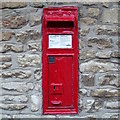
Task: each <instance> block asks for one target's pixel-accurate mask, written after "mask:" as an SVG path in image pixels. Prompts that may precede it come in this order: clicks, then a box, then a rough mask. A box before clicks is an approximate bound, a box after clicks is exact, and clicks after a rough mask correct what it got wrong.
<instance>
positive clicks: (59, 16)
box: [42, 6, 78, 114]
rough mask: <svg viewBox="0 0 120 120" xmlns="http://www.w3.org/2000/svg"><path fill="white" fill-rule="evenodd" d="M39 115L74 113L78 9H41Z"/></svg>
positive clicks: (76, 76)
mask: <svg viewBox="0 0 120 120" xmlns="http://www.w3.org/2000/svg"><path fill="white" fill-rule="evenodd" d="M42 51H43V53H42V77H43V81H42V89H43V114H72V113H73V114H76V113H77V112H78V9H77V8H76V7H73V6H72V7H54V8H44V9H43V24H42Z"/></svg>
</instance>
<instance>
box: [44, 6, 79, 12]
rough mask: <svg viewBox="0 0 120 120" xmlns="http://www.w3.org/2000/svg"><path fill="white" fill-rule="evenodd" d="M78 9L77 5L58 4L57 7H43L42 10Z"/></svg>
mask: <svg viewBox="0 0 120 120" xmlns="http://www.w3.org/2000/svg"><path fill="white" fill-rule="evenodd" d="M60 9H61V10H78V7H77V6H62V7H61V6H58V7H56V6H55V7H53V6H52V7H44V8H43V11H49V10H60Z"/></svg>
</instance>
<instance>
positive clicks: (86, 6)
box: [0, 0, 120, 119]
mask: <svg viewBox="0 0 120 120" xmlns="http://www.w3.org/2000/svg"><path fill="white" fill-rule="evenodd" d="M115 1H116V0H114V2H115ZM114 2H107V3H105V2H99V3H97V2H96V3H95V2H89V1H84V2H75V1H74V2H69V1H68V2H59V3H58V2H44V3H43V2H25V3H21V2H4V3H3V1H2V3H0V13H1V12H2V13H1V17H0V25H1V28H2V29H1V30H0V77H1V78H0V117H1V116H2V118H21V119H23V118H28V119H29V118H32V119H34V118H43V119H45V118H48V119H50V118H54V119H58V118H63V119H64V118H68V119H69V118H71V119H75V118H77V119H82V118H86V119H94V118H105V119H106V118H117V119H118V110H119V109H120V106H119V105H118V102H119V101H118V96H119V92H118V90H119V87H120V82H119V74H118V73H119V67H120V66H119V58H120V53H119V52H118V48H120V40H119V39H118V34H119V27H118V17H119V16H118V12H119V11H118V9H119V8H118V3H114ZM67 5H68V6H77V7H78V25H79V26H78V31H79V33H78V35H79V41H78V44H79V58H78V59H79V91H78V95H79V97H78V114H75V115H43V102H42V100H43V95H42V82H43V80H42V63H43V62H44V61H42V52H43V51H42V42H43V41H42V30H41V28H42V12H43V7H49V6H53V7H55V6H56V7H59V6H67ZM73 46H74V45H73ZM75 49H76V48H75ZM73 50H74V49H73ZM73 65H74V63H73ZM63 70H64V66H63ZM66 75H67V73H66ZM73 77H74V76H73ZM68 83H69V81H68ZM76 92H77V91H76Z"/></svg>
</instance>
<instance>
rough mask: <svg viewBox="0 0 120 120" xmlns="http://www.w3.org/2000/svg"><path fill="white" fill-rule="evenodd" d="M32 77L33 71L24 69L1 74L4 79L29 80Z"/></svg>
mask: <svg viewBox="0 0 120 120" xmlns="http://www.w3.org/2000/svg"><path fill="white" fill-rule="evenodd" d="M30 76H31V71H30V70H22V69H16V70H11V71H3V72H2V73H1V77H2V78H9V77H11V78H21V79H25V78H29V77H30Z"/></svg>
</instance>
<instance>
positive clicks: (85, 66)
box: [80, 60, 118, 72]
mask: <svg viewBox="0 0 120 120" xmlns="http://www.w3.org/2000/svg"><path fill="white" fill-rule="evenodd" d="M80 71H81V72H107V71H118V65H117V64H114V63H110V62H101V61H95V60H90V61H88V62H85V63H81V65H80Z"/></svg>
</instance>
